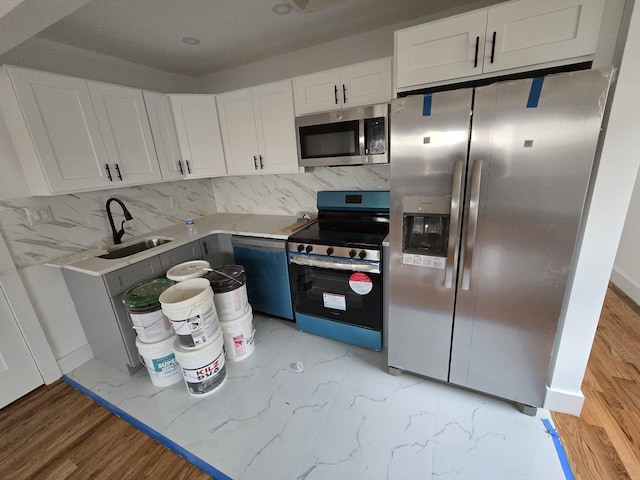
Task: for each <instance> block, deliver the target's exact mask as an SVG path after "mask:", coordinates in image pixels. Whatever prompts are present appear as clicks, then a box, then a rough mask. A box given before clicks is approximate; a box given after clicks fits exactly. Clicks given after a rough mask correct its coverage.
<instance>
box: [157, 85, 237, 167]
mask: <svg viewBox="0 0 640 480" xmlns="http://www.w3.org/2000/svg"><path fill="white" fill-rule="evenodd" d="M169 100H170V101H171V107H172V110H173V116H174V121H175V126H176V131H177V134H178V145H179V148H180V155H181V157H182V165H181V168H182V169H183V172H184V178H206V177H217V176H221V175H225V174H226V173H227V168H226V165H225V160H224V152H223V149H222V138H221V136H220V124H219V122H218V110H217V108H216V100H215V95H169Z"/></svg>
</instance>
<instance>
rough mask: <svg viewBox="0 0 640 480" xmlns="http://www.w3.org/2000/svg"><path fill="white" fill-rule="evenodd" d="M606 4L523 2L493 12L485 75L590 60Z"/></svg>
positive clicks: (590, 1)
mask: <svg viewBox="0 0 640 480" xmlns="http://www.w3.org/2000/svg"><path fill="white" fill-rule="evenodd" d="M603 9H604V2H603V1H602V0H536V1H532V0H521V1H519V2H508V3H506V4H504V5H498V6H496V7H493V8H490V9H489V16H488V20H487V35H486V46H485V60H484V71H485V72H494V71H497V70H505V69H508V68H516V67H522V66H527V65H537V64H540V63H545V62H551V61H555V60H562V59H565V58H574V57H581V56H585V55H592V54H593V53H595V51H596V46H597V42H598V35H599V33H600V23H601V20H602V13H603Z"/></svg>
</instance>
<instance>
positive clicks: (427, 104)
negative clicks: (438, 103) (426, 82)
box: [422, 93, 431, 117]
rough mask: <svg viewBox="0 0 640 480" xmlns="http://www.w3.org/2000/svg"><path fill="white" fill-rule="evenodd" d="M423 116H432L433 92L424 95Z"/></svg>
mask: <svg viewBox="0 0 640 480" xmlns="http://www.w3.org/2000/svg"><path fill="white" fill-rule="evenodd" d="M422 116H423V117H429V116H431V94H430V93H427V94H426V95H425V96H424V97H422Z"/></svg>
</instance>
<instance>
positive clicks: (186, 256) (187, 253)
mask: <svg viewBox="0 0 640 480" xmlns="http://www.w3.org/2000/svg"><path fill="white" fill-rule="evenodd" d="M158 256H159V257H160V263H161V265H162V268H163V269H164V271H165V272H166V271H167V270H169V269H170V268H171V267H173V266H175V265H178V264H179V263H183V262H190V261H191V260H200V259H202V250H201V249H200V242H199V241H195V242H191V243H188V244H186V245H182V246H181V247H176V248H174V249H172V250H169V251H168V252H164V253H161V254H160V255H158Z"/></svg>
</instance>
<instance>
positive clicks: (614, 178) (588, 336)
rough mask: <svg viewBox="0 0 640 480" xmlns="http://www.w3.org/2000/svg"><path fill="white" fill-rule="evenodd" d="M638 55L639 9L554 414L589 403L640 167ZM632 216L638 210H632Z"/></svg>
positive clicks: (550, 404) (569, 313)
mask: <svg viewBox="0 0 640 480" xmlns="http://www.w3.org/2000/svg"><path fill="white" fill-rule="evenodd" d="M639 51H640V12H638V9H637V8H635V9H634V12H633V15H632V17H631V22H630V25H629V33H628V37H627V42H626V46H625V49H624V54H623V57H622V63H621V66H620V72H619V76H618V80H617V85H616V87H615V94H614V97H613V102H612V105H611V111H610V118H609V121H608V125H607V129H606V136H605V138H604V142H603V145H602V153H601V156H600V162H599V165H598V170H597V176H596V178H595V182H594V183H593V190H592V196H591V200H590V206H589V210H588V216H587V218H586V221H585V222H584V223H583V230H584V236H583V239H582V242H581V245H580V247H579V253H578V257H577V262H576V264H575V267H574V270H573V272H572V276H571V280H570V289H569V291H568V293H567V295H566V297H565V305H564V308H563V312H562V317H561V320H562V325H561V330H560V335H559V336H558V338H557V342H556V350H555V355H554V366H553V370H552V372H551V376H550V381H549V386H548V392H547V398H546V401H545V407H547V408H549V409H552V410H558V411H563V412H567V413H573V414H576V415H577V414H579V413H580V410H581V408H582V404H583V401H584V397H583V395H582V392H581V386H582V380H583V377H584V373H585V370H586V366H587V362H588V359H589V354H590V352H591V345H592V343H593V338H594V336H595V332H596V328H597V326H598V321H599V318H600V311H601V309H602V304H603V302H604V297H605V294H606V291H607V287H608V281H609V275H610V273H611V270H612V268H613V264H614V259H615V255H616V250H617V247H618V242H619V240H620V236H621V233H622V230H623V225H624V223H625V216H626V213H627V208H628V206H629V202H630V200H631V196H632V192H633V188H634V183H635V179H636V175H637V171H638V166H639V164H640V145H638V142H637V136H638V126H639V125H640V109H638V105H640V90H638V84H639V82H640V55H638V52H639ZM633 211H637V205H634V206H632V208H631V212H633ZM630 218H631V217H630ZM630 221H632V222H633V221H634V220H630Z"/></svg>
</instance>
